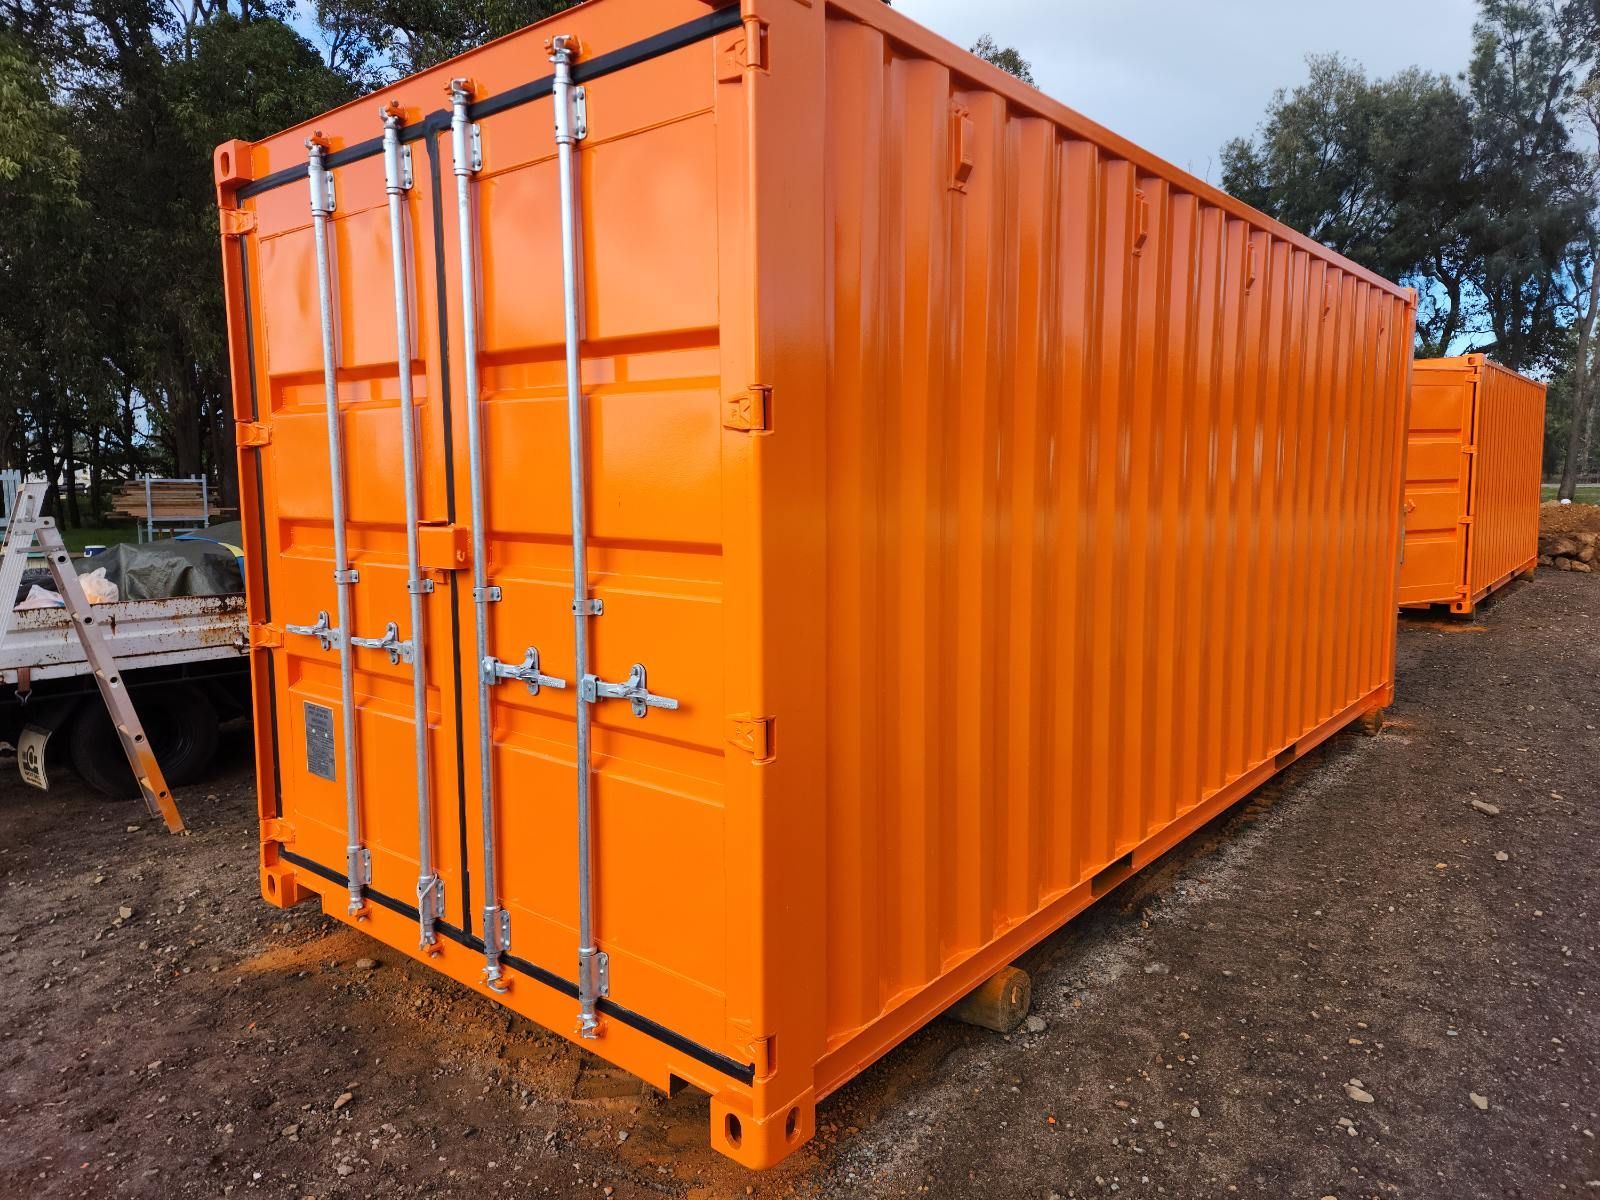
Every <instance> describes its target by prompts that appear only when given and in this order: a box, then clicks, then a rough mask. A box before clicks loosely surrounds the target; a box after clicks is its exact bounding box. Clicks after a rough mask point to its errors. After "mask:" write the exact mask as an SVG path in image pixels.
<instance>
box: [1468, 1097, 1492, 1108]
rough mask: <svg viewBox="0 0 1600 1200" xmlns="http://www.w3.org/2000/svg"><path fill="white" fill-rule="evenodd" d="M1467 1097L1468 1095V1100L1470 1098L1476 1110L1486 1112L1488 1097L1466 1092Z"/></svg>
mask: <svg viewBox="0 0 1600 1200" xmlns="http://www.w3.org/2000/svg"><path fill="white" fill-rule="evenodd" d="M1467 1095H1468V1097H1469V1098H1471V1100H1472V1103H1473V1106H1474V1107H1476V1108H1478V1109H1479V1110H1481V1111H1487V1110H1488V1107H1489V1097H1487V1096H1480V1095H1478V1093H1477V1092H1468V1093H1467Z"/></svg>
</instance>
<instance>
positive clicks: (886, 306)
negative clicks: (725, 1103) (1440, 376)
mask: <svg viewBox="0 0 1600 1200" xmlns="http://www.w3.org/2000/svg"><path fill="white" fill-rule="evenodd" d="M828 76H829V78H828V84H827V87H826V95H827V97H828V112H827V120H828V135H829V141H830V150H829V160H828V164H829V170H828V173H827V183H826V186H827V192H828V251H827V252H828V255H829V262H830V269H831V275H830V279H829V297H830V300H831V338H832V345H831V353H830V360H829V380H828V383H829V386H828V391H827V406H828V407H827V414H826V415H827V421H828V446H829V463H828V479H827V494H828V512H827V520H828V552H827V573H828V587H827V593H828V596H829V611H828V621H827V624H828V630H829V636H828V638H827V645H826V653H827V656H828V672H827V673H828V678H829V679H830V681H831V686H830V689H829V692H830V694H829V701H828V706H827V712H828V765H827V784H828V786H827V798H826V804H827V829H828V833H827V838H828V841H827V862H828V878H827V923H828V937H827V944H828V947H829V960H828V964H827V967H828V969H827V988H828V1001H829V1011H828V1030H829V1034H830V1045H832V1046H839V1045H840V1044H841V1043H843V1042H845V1041H847V1040H848V1039H849V1037H850V1035H851V1033H852V1032H853V1031H856V1030H858V1029H860V1028H861V1027H862V1026H864V1025H866V1024H868V1023H869V1022H872V1021H873V1020H874V1019H875V1018H877V1017H879V1016H880V1014H883V1013H885V1012H886V1011H888V1010H890V1009H892V1008H893V1007H895V1005H896V1004H897V1003H899V1002H901V1001H904V1000H907V999H909V998H910V997H911V996H912V995H914V994H915V992H916V991H917V990H918V989H920V988H922V987H923V986H924V985H926V984H928V983H930V982H931V981H932V980H934V979H935V978H936V977H937V976H939V975H940V974H941V973H942V972H945V971H948V970H951V969H953V968H954V967H956V966H957V965H958V964H959V963H960V962H961V961H963V960H964V959H966V958H967V957H969V956H971V955H972V954H973V953H974V952H976V951H978V950H979V949H980V948H981V947H983V946H984V945H985V944H986V943H988V942H990V941H991V940H992V939H994V938H996V937H997V936H999V935H1000V934H1001V933H1003V932H1004V931H1005V930H1006V929H1007V928H1009V927H1012V926H1014V925H1015V924H1016V923H1017V922H1019V921H1021V920H1023V919H1025V918H1027V917H1028V916H1030V915H1031V914H1033V913H1034V912H1035V911H1036V910H1038V909H1040V908H1041V907H1042V906H1044V905H1045V904H1047V903H1048V902H1049V901H1050V899H1051V898H1052V897H1056V896H1059V895H1061V894H1062V893H1064V892H1066V891H1068V890H1070V889H1072V888H1073V887H1075V886H1076V885H1078V884H1080V883H1082V882H1083V881H1085V880H1088V879H1090V878H1091V877H1093V876H1094V875H1095V874H1096V873H1097V872H1099V871H1101V870H1102V868H1104V867H1106V866H1107V865H1108V864H1112V863H1114V862H1116V861H1117V860H1118V859H1119V857H1120V856H1122V855H1124V854H1126V853H1127V852H1128V851H1129V850H1130V849H1132V848H1133V847H1135V846H1137V845H1138V844H1139V843H1141V842H1142V841H1144V840H1145V839H1147V838H1150V837H1151V836H1152V835H1154V834H1156V833H1157V832H1158V831H1160V830H1161V829H1163V828H1164V827H1165V826H1167V825H1168V824H1169V823H1171V822H1173V821H1174V819H1175V818H1177V817H1179V816H1180V815H1181V814H1183V813H1185V812H1186V811H1188V810H1190V809H1192V808H1194V807H1195V806H1197V805H1199V804H1200V803H1201V802H1202V801H1204V800H1205V799H1206V797H1208V796H1210V795H1213V794H1215V793H1216V792H1217V791H1218V789H1221V788H1223V787H1224V786H1225V785H1227V784H1229V783H1230V782H1232V781H1235V780H1237V779H1238V778H1239V777H1240V776H1242V775H1244V774H1245V773H1246V772H1247V771H1248V770H1249V769H1250V768H1251V767H1253V766H1255V765H1257V764H1261V763H1263V762H1270V761H1272V760H1273V759H1274V758H1275V756H1277V755H1279V754H1280V752H1282V751H1284V750H1286V749H1287V748H1290V747H1292V746H1293V745H1294V743H1295V742H1296V740H1297V739H1299V738H1300V737H1301V736H1302V735H1303V734H1305V733H1306V732H1307V731H1308V730H1312V729H1314V728H1316V727H1317V726H1319V724H1323V723H1325V722H1327V721H1328V720H1329V719H1330V718H1332V717H1334V716H1335V715H1337V714H1340V713H1341V712H1343V711H1345V710H1347V709H1348V708H1349V707H1350V706H1352V705H1354V704H1357V703H1358V702H1361V701H1362V700H1363V699H1364V698H1367V697H1370V696H1373V695H1374V694H1375V693H1378V692H1380V691H1381V690H1382V689H1384V688H1385V687H1386V686H1387V685H1388V684H1389V682H1390V680H1391V679H1392V673H1393V662H1392V647H1393V637H1394V622H1393V605H1394V589H1395V563H1396V553H1397V546H1396V537H1397V523H1398V506H1399V488H1400V476H1399V458H1400V443H1399V439H1400V438H1401V437H1402V436H1403V425H1404V408H1405V405H1404V397H1405V388H1406V380H1407V373H1408V369H1409V357H1410V356H1409V350H1410V343H1411V333H1412V313H1411V308H1410V305H1409V303H1408V301H1407V300H1406V299H1405V298H1404V297H1403V296H1402V295H1400V294H1397V292H1395V291H1390V290H1386V289H1384V288H1382V287H1379V286H1376V285H1375V284H1374V283H1373V282H1371V281H1370V279H1368V278H1364V277H1361V276H1358V275H1357V274H1355V273H1353V272H1352V271H1347V270H1345V269H1341V267H1340V266H1338V265H1335V264H1334V263H1333V262H1330V261H1328V260H1327V259H1324V258H1322V257H1320V256H1319V255H1317V254H1315V253H1313V252H1310V251H1308V250H1307V249H1306V248H1305V246H1304V244H1303V243H1300V242H1291V241H1290V240H1288V238H1287V237H1286V236H1280V235H1279V232H1278V231H1277V230H1276V229H1275V228H1274V230H1272V231H1269V230H1268V229H1266V228H1264V226H1265V225H1266V222H1264V221H1263V222H1262V223H1261V226H1256V225H1254V224H1252V223H1250V222H1247V221H1245V220H1242V219H1239V218H1238V217H1236V216H1234V215H1231V214H1229V213H1226V212H1224V211H1223V210H1222V209H1221V208H1220V207H1218V206H1216V205H1215V204H1213V203H1211V202H1209V201H1207V200H1202V199H1200V198H1198V197H1197V196H1196V195H1194V194H1191V193H1189V192H1186V191H1185V190H1184V189H1183V187H1182V186H1175V185H1174V184H1173V183H1172V182H1169V180H1168V179H1167V178H1165V177H1162V176H1161V175H1158V174H1152V173H1149V172H1148V171H1146V170H1142V169H1140V167H1138V166H1136V165H1135V164H1134V163H1133V162H1131V161H1128V160H1126V159H1123V158H1119V157H1118V156H1117V155H1116V154H1115V153H1112V152H1109V151H1108V150H1106V149H1103V148H1102V147H1101V146H1100V145H1097V144H1096V141H1094V140H1090V139H1089V138H1087V137H1083V136H1076V135H1074V133H1073V132H1072V131H1069V129H1067V128H1064V127H1063V126H1062V125H1060V124H1058V123H1057V122H1055V121H1052V120H1049V119H1046V118H1043V117H1037V116H1031V115H1024V114H1022V113H1021V112H1019V111H1017V110H1015V109H1012V108H1010V107H1008V104H1007V102H1006V101H1005V100H1004V99H1003V98H1002V97H1001V96H999V95H996V94H995V93H993V92H990V91H987V90H983V89H972V90H968V85H967V84H965V83H964V82H963V80H962V79H961V78H959V77H956V76H953V75H952V73H951V72H950V71H949V70H948V69H947V68H946V67H945V66H943V65H941V64H940V63H938V62H936V61H931V60H930V59H928V58H924V57H921V56H919V55H918V54H917V53H915V52H914V51H911V50H908V49H907V48H906V47H904V46H903V45H900V44H898V43H896V42H893V41H891V40H889V39H887V38H886V37H884V36H883V35H882V34H881V33H880V32H878V31H877V30H875V29H873V28H869V27H868V26H866V25H864V24H859V23H856V22H855V21H852V20H845V19H835V20H832V21H830V23H829V30H828ZM967 122H970V124H966V123H967ZM963 151H965V152H966V153H967V154H968V155H969V156H970V158H971V160H972V169H971V172H970V177H969V178H968V179H967V180H966V183H965V185H964V186H965V190H964V191H958V190H954V189H953V187H952V183H953V182H955V180H954V175H955V174H956V167H957V164H958V162H959V159H960V158H961V156H962V153H963ZM1174 174H1175V173H1174ZM818 1083H819V1085H820V1086H824V1087H825V1086H827V1083H828V1081H827V1080H825V1079H819V1081H818Z"/></svg>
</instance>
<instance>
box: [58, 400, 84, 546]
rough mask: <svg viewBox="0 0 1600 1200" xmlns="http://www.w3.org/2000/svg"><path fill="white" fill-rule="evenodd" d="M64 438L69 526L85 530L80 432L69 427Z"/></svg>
mask: <svg viewBox="0 0 1600 1200" xmlns="http://www.w3.org/2000/svg"><path fill="white" fill-rule="evenodd" d="M65 433H66V436H65V437H64V438H62V445H63V446H64V447H65V448H66V449H65V477H64V478H63V480H62V482H63V483H64V484H65V485H66V489H67V524H69V525H70V526H72V528H74V529H82V528H83V513H82V512H81V511H79V509H78V431H77V430H76V429H75V428H73V426H72V425H70V424H69V425H67V427H66V430H65Z"/></svg>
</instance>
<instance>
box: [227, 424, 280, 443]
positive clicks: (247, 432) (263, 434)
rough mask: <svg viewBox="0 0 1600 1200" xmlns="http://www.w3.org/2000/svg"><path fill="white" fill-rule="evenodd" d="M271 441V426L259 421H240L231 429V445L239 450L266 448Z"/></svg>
mask: <svg viewBox="0 0 1600 1200" xmlns="http://www.w3.org/2000/svg"><path fill="white" fill-rule="evenodd" d="M271 441H272V426H271V425H263V424H262V423H261V422H259V421H240V422H238V423H237V424H236V425H234V427H233V444H234V445H235V446H238V447H239V448H240V449H245V448H248V447H252V446H255V447H259V446H266V445H268V444H270V443H271Z"/></svg>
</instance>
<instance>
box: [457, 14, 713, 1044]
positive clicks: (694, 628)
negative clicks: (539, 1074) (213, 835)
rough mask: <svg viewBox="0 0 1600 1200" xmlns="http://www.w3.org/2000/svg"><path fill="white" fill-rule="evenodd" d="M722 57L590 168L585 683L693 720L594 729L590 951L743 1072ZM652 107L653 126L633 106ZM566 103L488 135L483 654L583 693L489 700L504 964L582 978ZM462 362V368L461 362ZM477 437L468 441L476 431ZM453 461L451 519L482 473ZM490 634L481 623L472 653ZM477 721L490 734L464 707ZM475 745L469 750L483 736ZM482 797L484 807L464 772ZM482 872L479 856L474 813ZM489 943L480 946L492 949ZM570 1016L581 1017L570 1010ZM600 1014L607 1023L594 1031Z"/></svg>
mask: <svg viewBox="0 0 1600 1200" xmlns="http://www.w3.org/2000/svg"><path fill="white" fill-rule="evenodd" d="M713 77H714V73H713V64H712V59H711V54H710V48H709V46H707V45H699V46H695V47H692V48H689V49H686V50H683V51H679V52H676V53H674V54H670V55H667V56H664V57H662V58H660V59H656V60H653V61H651V62H649V63H646V64H643V65H641V66H638V67H633V68H629V69H628V70H626V71H624V72H620V73H618V74H615V75H609V76H605V77H603V78H600V79H598V80H595V81H594V82H592V83H590V84H588V85H587V105H588V114H589V134H588V137H587V139H586V140H585V141H584V142H582V143H581V146H580V148H579V150H578V151H577V154H576V160H577V181H578V187H577V191H578V195H579V205H578V220H579V226H580V230H581V233H580V246H581V255H582V267H581V270H582V293H581V294H582V301H581V305H582V307H581V314H582V315H581V321H580V323H581V328H582V332H583V395H584V411H585V414H586V426H585V435H586V454H585V459H584V468H585V473H586V476H587V495H586V501H585V513H586V519H587V524H588V535H589V546H588V581H589V592H590V594H591V595H593V596H595V597H597V598H598V599H599V600H600V601H601V602H602V604H603V611H602V612H601V613H600V614H599V615H597V616H594V617H592V618H590V619H589V625H588V628H589V642H590V657H589V671H590V672H591V673H592V674H594V675H595V676H597V677H598V678H599V679H600V680H602V681H606V682H610V683H620V682H622V681H624V680H626V679H627V678H628V677H629V674H630V672H631V671H632V670H633V668H634V666H635V664H641V665H643V666H644V668H645V671H646V676H647V686H648V687H649V689H650V690H651V691H652V692H653V693H656V694H658V695H661V696H666V697H670V698H672V699H675V700H677V701H678V702H679V705H680V707H679V708H678V709H677V710H675V711H666V710H661V709H655V708H652V709H649V710H648V715H647V716H646V717H645V718H643V719H640V718H638V717H636V716H635V715H634V713H633V711H632V709H631V707H630V705H629V704H628V703H627V702H626V701H624V700H614V699H613V700H601V701H599V702H597V703H593V704H591V705H590V712H591V718H592V722H593V724H592V762H593V770H592V775H591V779H592V789H593V790H592V811H593V821H594V824H593V830H594V837H593V842H594V855H593V863H594V888H593V895H594V898H595V899H594V914H595V930H596V939H595V940H596V944H597V945H598V947H599V949H600V950H601V951H602V952H603V953H604V954H606V955H607V956H608V959H609V970H608V974H609V990H608V993H607V995H608V999H609V1000H610V1002H612V1003H614V1004H616V1005H620V1006H623V1007H625V1008H628V1009H630V1010H632V1011H634V1012H636V1013H639V1014H642V1015H643V1016H645V1017H648V1018H649V1019H650V1020H653V1021H655V1022H657V1023H659V1024H661V1025H664V1026H666V1027H668V1028H669V1029H671V1030H672V1031H673V1032H674V1033H676V1034H679V1035H682V1036H684V1037H687V1038H689V1039H692V1040H693V1041H695V1042H698V1043H700V1044H701V1045H704V1046H708V1047H711V1048H714V1049H718V1050H727V1049H728V1028H727V1002H726V995H725V988H726V974H727V963H726V961H725V955H726V941H725V939H724V937H723V936H722V930H723V928H724V925H725V921H726V916H725V908H726V899H727V897H726V895H725V879H724V866H725V864H724V854H725V850H724V838H725V825H724V810H723V773H724V769H725V750H726V747H727V743H726V742H725V740H724V734H725V729H724V723H725V720H726V705H725V704H724V702H723V688H724V679H723V671H724V664H723V658H722V648H723V645H724V630H723V583H724V578H723V557H722V555H723V517H722V513H723V505H724V502H725V500H724V495H723V464H722V443H723V438H724V436H726V431H725V430H724V429H723V427H722V412H721V399H720V397H721V385H720V381H719V379H718V378H717V375H718V361H719V350H718V342H719V332H718V322H719V319H720V318H719V309H718V294H717V255H716V251H715V247H716V232H717V226H716V222H717V195H716V191H715V187H716V169H715V167H716V163H715V148H716V130H715V125H714V121H713V116H712V113H711V111H710V105H711V92H712V81H713ZM641 98H648V101H649V103H648V104H641V102H640V101H641ZM553 121H554V114H553V108H552V102H551V100H549V99H541V100H539V101H537V102H534V103H531V104H528V105H525V106H523V107H521V108H517V109H513V110H509V111H507V112H504V113H500V114H496V115H494V116H493V117H490V118H488V119H487V120H485V121H484V122H482V126H481V129H482V133H481V137H482V145H483V159H484V161H483V169H482V171H481V172H480V173H479V174H478V176H477V178H476V180H475V184H474V207H475V211H476V214H477V228H478V231H479V244H480V262H481V266H480V269H479V280H480V282H479V288H480V293H481V298H480V300H479V304H480V310H479V311H480V312H481V314H482V316H481V321H480V329H481V338H482V344H481V352H480V354H479V359H478V362H479V370H480V375H481V397H482V409H481V413H482V416H481V420H482V423H483V445H484V447H485V450H484V461H483V464H482V466H483V478H484V484H485V509H486V530H485V536H486V539H487V544H488V555H487V569H488V583H489V584H490V585H491V586H492V587H496V588H499V589H500V591H499V594H500V600H499V601H498V602H496V603H494V604H492V605H490V617H489V631H490V632H489V654H490V655H491V656H492V657H495V658H498V659H500V660H502V661H507V662H520V661H522V660H523V658H524V657H525V655H526V653H527V651H528V650H529V649H530V648H536V649H537V651H538V654H539V660H540V665H541V669H542V671H543V672H544V673H545V674H547V675H551V676H556V677H559V678H561V679H563V680H565V681H566V684H567V686H566V688H565V689H562V690H557V689H554V688H550V687H544V688H542V689H541V690H540V692H539V694H537V695H532V694H530V692H529V690H528V689H527V688H525V687H523V686H521V685H520V684H518V683H515V682H513V681H506V682H502V683H500V684H498V685H496V686H495V687H493V688H492V689H491V692H490V706H491V720H492V727H493V747H494V748H493V752H492V755H491V764H490V765H491V769H492V771H493V773H494V778H493V788H494V794H495V820H496V829H495V838H494V841H495V844H496V847H497V849H496V857H495V862H496V865H497V874H498V890H499V892H500V895H499V896H498V897H484V896H482V895H480V894H478V892H477V890H476V889H477V888H478V886H479V885H478V880H477V876H478V875H479V874H480V873H479V872H477V871H474V884H473V886H474V897H473V904H474V914H475V915H474V920H475V922H476V921H478V917H477V916H476V914H477V913H478V912H481V910H482V907H483V905H484V904H485V903H493V902H496V901H498V903H499V904H501V905H503V906H504V907H505V908H506V910H507V911H508V912H509V914H510V951H509V952H510V955H511V957H512V960H513V966H515V962H516V960H522V961H525V962H529V963H531V964H533V965H534V966H536V967H538V968H542V969H543V970H546V971H549V972H552V973H554V974H556V975H559V976H561V977H562V978H564V979H567V980H572V979H575V978H576V977H577V951H578V937H577V922H578V895H579V880H578V846H577V802H576V797H577V782H578V774H577V766H576V764H577V753H576V746H575V740H576V715H575V713H576V707H577V705H579V704H580V703H585V701H583V700H582V699H580V696H579V680H578V678H577V671H576V667H575V649H574V631H573V617H572V598H573V564H572V523H571V512H570V505H571V490H570V489H571V479H570V476H569V471H568V459H567V456H568V423H567V400H566V388H565V373H564V372H565V352H566V343H565V336H564V308H563V304H562V286H561V281H562V276H561V264H562V258H561V224H560V192H559V182H558V174H557V164H556V160H555V157H554V153H555V146H554V143H553V140H552V138H551V133H550V131H551V129H552V126H553ZM453 352H454V351H453ZM460 419H461V418H459V417H458V422H459V421H460ZM459 428H460V433H459V435H458V437H457V441H456V460H455V461H456V478H457V491H458V498H457V505H458V508H461V509H462V510H463V511H465V505H466V503H467V496H468V487H469V480H470V473H471V470H472V464H471V461H470V457H469V454H468V449H467V439H466V436H465V431H464V426H459ZM474 639H475V629H474V627H473V620H472V613H471V609H470V607H467V606H463V619H462V622H461V629H460V631H459V642H458V645H459V652H460V654H461V655H462V656H463V659H464V660H468V661H470V659H471V656H472V655H473V654H474V652H475V650H474ZM464 703H465V712H464V717H463V719H464V721H465V723H466V724H467V725H468V727H469V728H471V727H475V725H476V722H477V721H478V712H477V696H476V691H475V689H473V688H470V687H469V688H467V689H465V691H464ZM468 744H469V747H475V743H474V742H473V740H472V739H471V738H469V739H468ZM467 757H468V766H467V788H468V794H469V795H470V796H473V797H476V795H477V789H478V786H479V778H478V774H477V772H478V769H479V768H478V764H477V762H476V761H475V760H476V757H477V756H476V753H475V752H474V753H469V754H468V756H467ZM467 807H468V810H469V816H468V818H467V838H468V842H469V845H470V846H471V850H470V853H469V859H470V861H472V862H473V863H476V862H477V861H478V856H479V855H481V853H482V849H481V848H482V838H483V830H482V827H481V821H480V818H479V814H478V806H477V805H476V803H472V804H469V805H468V806H467ZM473 932H474V933H481V931H480V930H478V929H476V928H475V929H474V930H473ZM576 1007H577V1006H576V1002H574V1010H576ZM602 1011H603V1010H602Z"/></svg>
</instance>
